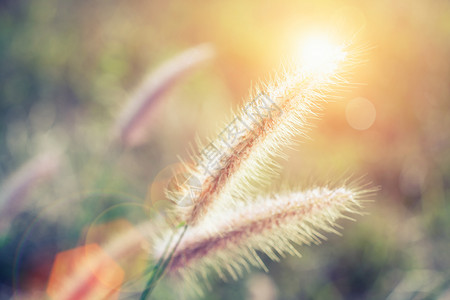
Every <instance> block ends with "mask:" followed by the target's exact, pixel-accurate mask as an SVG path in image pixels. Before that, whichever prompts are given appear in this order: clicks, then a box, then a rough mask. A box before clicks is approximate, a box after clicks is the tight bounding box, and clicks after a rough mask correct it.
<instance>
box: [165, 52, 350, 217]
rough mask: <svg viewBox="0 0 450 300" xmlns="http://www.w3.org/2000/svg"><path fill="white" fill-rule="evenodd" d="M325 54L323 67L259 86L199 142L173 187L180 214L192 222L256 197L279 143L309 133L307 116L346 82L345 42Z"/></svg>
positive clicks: (285, 74) (297, 70)
mask: <svg viewBox="0 0 450 300" xmlns="http://www.w3.org/2000/svg"><path fill="white" fill-rule="evenodd" d="M319 46H320V44H319ZM324 53H325V54H326V55H325V57H322V58H321V59H322V60H320V59H319V58H317V57H316V58H315V59H316V60H319V63H318V66H316V67H314V68H313V67H312V66H311V65H308V64H305V66H304V67H302V68H297V67H293V68H292V69H291V70H284V72H283V74H282V75H281V76H280V77H279V78H278V79H276V80H274V81H271V82H269V83H268V84H267V85H263V86H261V87H258V88H257V89H256V90H255V92H254V93H253V94H252V95H251V97H250V100H249V101H248V102H247V103H246V104H245V105H243V107H242V108H241V111H240V112H239V113H237V114H236V115H235V117H234V118H233V119H232V120H231V121H230V122H229V123H228V124H227V126H226V127H225V128H224V129H222V130H221V131H220V132H219V134H218V136H217V137H216V138H215V139H213V140H211V141H210V142H209V143H207V144H206V145H201V146H199V149H200V151H199V154H197V155H196V156H194V157H193V160H194V163H193V164H189V165H188V164H186V166H188V167H187V170H188V171H187V172H186V174H185V176H184V178H183V179H182V180H180V181H179V185H178V186H177V187H176V188H174V189H172V190H170V191H168V195H169V197H171V199H172V200H174V202H175V203H178V204H179V205H178V207H176V211H177V214H178V215H181V216H182V217H181V218H182V219H184V220H186V221H187V222H188V224H192V225H194V224H197V223H198V222H200V221H202V220H203V219H204V218H205V217H207V216H214V215H215V214H213V213H208V212H209V211H210V210H214V209H216V210H219V211H221V210H223V209H224V206H230V205H235V204H236V202H240V201H242V200H245V199H251V198H252V197H253V196H254V193H255V191H256V190H255V189H256V188H257V185H255V184H254V183H255V181H258V180H259V181H260V182H264V181H267V179H268V176H270V175H271V174H270V172H267V170H274V166H276V164H275V163H274V161H273V158H274V156H276V155H279V153H280V148H281V147H282V146H284V145H286V144H287V143H289V142H290V139H291V137H292V136H293V135H295V134H300V135H305V134H306V131H307V129H308V121H309V120H310V119H311V118H313V117H314V116H315V115H316V113H317V111H318V110H320V108H321V105H322V103H323V102H324V101H325V100H328V99H329V97H331V96H330V90H332V89H333V88H337V87H339V86H341V85H343V84H345V80H344V79H343V77H342V76H343V75H344V74H345V73H346V72H347V69H346V67H345V66H346V61H347V60H346V57H347V56H348V55H347V52H346V51H345V50H344V47H341V46H339V47H335V48H333V49H331V50H330V49H328V50H327V51H324ZM294 65H295V64H294ZM324 95H327V97H325V96H324ZM255 187H256V188H255Z"/></svg>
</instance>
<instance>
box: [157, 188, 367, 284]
mask: <svg viewBox="0 0 450 300" xmlns="http://www.w3.org/2000/svg"><path fill="white" fill-rule="evenodd" d="M369 192H370V191H369ZM369 192H368V191H362V190H360V189H359V188H352V187H350V186H343V187H339V188H329V187H326V186H325V187H317V188H314V189H310V190H307V191H305V192H290V193H280V194H276V195H274V196H270V197H268V196H267V197H263V196H260V197H258V198H256V199H255V200H254V201H253V202H252V203H249V204H246V205H243V206H242V207H241V208H239V209H237V210H227V211H225V212H223V213H222V214H220V215H215V218H216V228H217V232H216V233H214V234H211V233H210V232H208V231H207V230H205V228H204V226H203V225H201V226H192V227H190V228H189V231H188V232H187V233H186V235H185V236H184V238H183V240H182V241H181V243H180V244H179V246H178V247H177V249H176V250H175V252H174V255H173V257H172V261H171V264H170V265H169V267H168V272H169V273H170V274H172V275H181V277H182V278H183V280H187V282H189V285H192V284H193V285H195V283H198V282H205V280H206V279H207V277H208V274H209V272H210V271H211V270H214V271H215V272H216V273H217V274H218V275H219V276H220V277H221V278H222V279H224V280H226V279H227V278H229V277H231V278H233V279H235V280H236V279H238V278H239V277H240V276H242V275H243V273H244V271H249V267H250V266H255V267H258V268H262V269H264V270H266V271H267V268H266V266H265V265H264V263H263V262H262V260H261V259H260V256H259V253H264V254H266V255H267V256H268V257H269V258H271V259H272V260H279V258H280V257H284V256H285V255H286V254H291V255H300V254H299V253H298V252H297V250H296V248H295V247H294V245H295V244H297V245H303V244H306V245H309V244H311V243H319V242H320V240H322V239H325V237H324V236H323V235H322V233H325V232H334V233H337V231H336V229H335V227H336V220H337V219H339V218H349V214H350V213H357V212H358V209H359V207H360V205H361V204H360V200H361V199H360V198H361V197H366V196H367V194H368V193H369ZM164 244H165V243H164V242H160V243H157V245H160V246H162V245H164ZM155 253H156V254H157V255H159V254H160V253H161V249H158V250H156V251H155Z"/></svg>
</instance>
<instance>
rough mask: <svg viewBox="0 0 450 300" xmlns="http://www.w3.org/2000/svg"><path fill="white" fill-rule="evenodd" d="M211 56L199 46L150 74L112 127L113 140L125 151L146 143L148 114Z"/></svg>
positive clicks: (206, 47) (205, 46) (206, 48)
mask: <svg viewBox="0 0 450 300" xmlns="http://www.w3.org/2000/svg"><path fill="white" fill-rule="evenodd" d="M213 56H214V49H213V47H212V46H211V45H210V44H201V45H198V46H196V47H193V48H190V49H188V50H185V51H184V52H182V53H180V54H178V55H177V56H175V57H174V58H172V59H170V60H169V61H167V62H166V63H164V64H163V65H161V66H160V67H159V68H158V69H156V70H155V71H154V72H152V73H151V74H150V75H149V76H148V77H147V78H146V79H145V80H144V81H143V83H142V84H141V85H140V86H139V87H138V88H137V89H136V91H135V92H134V94H133V95H132V97H131V98H130V99H129V101H128V103H127V105H126V106H125V107H124V108H123V110H122V112H121V114H120V116H119V118H118V120H117V122H116V124H115V128H114V133H113V138H114V140H115V141H116V142H119V143H120V144H121V145H123V146H126V147H134V146H138V145H140V144H142V143H143V142H145V138H146V137H147V130H148V128H147V127H148V125H149V123H150V122H151V112H152V110H153V109H154V108H155V106H156V105H157V104H158V102H159V101H160V100H161V98H162V96H163V95H164V94H165V93H166V92H167V91H169V90H170V88H172V87H173V86H174V85H175V84H176V83H177V82H178V81H179V80H180V79H181V78H182V77H183V76H184V75H186V74H187V73H188V72H189V71H190V70H191V69H193V68H194V67H196V66H197V65H199V64H200V63H202V62H204V61H206V60H208V59H211V58H212V57H213Z"/></svg>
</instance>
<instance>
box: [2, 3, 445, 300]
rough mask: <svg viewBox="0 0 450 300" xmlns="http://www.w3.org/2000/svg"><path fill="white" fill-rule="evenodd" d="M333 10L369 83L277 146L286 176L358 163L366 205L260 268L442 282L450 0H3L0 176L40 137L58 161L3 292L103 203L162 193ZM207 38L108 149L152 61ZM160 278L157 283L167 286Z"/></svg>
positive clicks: (343, 289) (320, 292)
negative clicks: (285, 147)
mask: <svg viewBox="0 0 450 300" xmlns="http://www.w3.org/2000/svg"><path fill="white" fill-rule="evenodd" d="M342 11H344V12H349V11H350V12H352V13H351V14H350V15H345V14H344V16H347V17H348V18H347V20H346V21H348V22H349V24H350V25H349V26H354V28H358V29H360V28H362V30H361V31H360V33H359V40H362V41H363V42H365V43H366V44H369V45H370V46H373V49H371V50H369V51H367V54H366V58H367V60H368V62H367V63H365V64H364V65H363V66H359V67H358V68H357V69H356V72H355V74H354V76H353V78H354V81H355V82H357V83H364V85H358V86H357V87H356V88H354V89H352V90H351V91H347V92H345V93H343V95H344V97H343V98H342V99H341V100H339V101H336V102H333V103H330V104H329V105H328V106H327V109H326V110H325V111H324V113H323V117H322V119H321V120H320V121H316V122H315V123H314V125H315V128H314V129H313V130H312V131H311V132H310V136H311V138H312V139H311V140H308V141H304V140H303V141H302V143H301V144H300V145H299V146H296V147H294V148H295V150H289V152H288V155H289V156H288V157H289V158H288V160H287V161H281V163H282V164H283V168H284V169H283V174H282V176H281V177H284V178H287V179H288V180H289V182H290V183H291V185H292V186H306V185H307V184H308V183H311V182H312V183H315V182H319V183H321V182H326V181H327V180H329V179H333V178H334V177H335V174H342V173H345V174H355V175H356V176H359V175H365V178H366V179H368V180H370V181H371V182H372V183H373V185H376V186H380V187H381V191H380V192H378V193H377V195H376V197H375V199H374V200H375V201H373V202H371V203H368V204H366V205H365V209H364V211H365V212H367V213H368V215H366V216H362V217H360V216H358V217H356V218H357V219H358V222H357V223H352V222H342V225H343V226H344V227H345V228H344V230H342V232H343V237H335V236H330V237H329V240H328V241H326V242H324V244H323V245H320V246H311V247H300V250H301V252H302V254H303V255H304V257H303V258H302V259H298V258H294V257H287V258H286V259H283V260H282V261H281V263H272V262H269V261H268V262H267V263H268V266H269V269H270V272H269V273H268V276H269V277H270V278H271V280H272V281H273V283H274V286H275V287H276V290H277V291H278V299H361V298H364V299H383V298H389V299H435V298H438V299H446V298H448V297H450V276H449V271H448V270H450V259H449V256H448V254H447V252H448V249H449V248H450V151H449V149H450V131H449V128H450V101H449V99H450V85H449V82H450V68H449V58H450V39H449V36H450V3H449V2H448V1H444V0H433V1H401V0H396V1H387V0H380V1H370V0H362V1H352V0H346V1H339V2H337V1H330V0H319V1H289V0H283V1H245V2H242V1H237V0H231V1H209V2H203V1H139V0H131V1H100V0H98V1H73V0H65V1H60V0H33V1H25V0H21V1H13V0H2V1H0V66H1V67H0V87H1V88H0V180H1V181H4V180H6V178H7V177H8V176H9V175H10V174H12V173H13V172H14V171H15V170H16V169H17V168H19V166H20V165H22V164H23V163H24V162H25V161H27V160H28V159H29V158H30V157H33V156H35V155H36V154H38V153H40V152H42V151H46V150H48V149H53V148H57V149H59V151H60V152H61V153H63V159H62V166H61V168H60V171H59V173H58V176H57V177H55V178H53V179H52V180H51V181H48V182H46V183H44V184H42V185H40V186H39V187H38V188H36V189H35V190H33V192H32V193H31V194H29V195H28V199H27V206H26V208H25V209H24V211H23V212H22V213H21V214H19V215H18V216H17V217H16V218H14V220H13V223H12V227H11V228H10V229H9V231H7V232H3V233H2V241H1V245H0V291H1V292H0V298H3V297H8V296H10V295H11V294H12V293H13V292H14V291H15V292H17V293H24V292H26V293H32V294H34V295H40V294H39V291H42V290H44V289H45V285H46V282H47V280H48V276H49V273H50V269H51V266H52V262H53V259H54V256H55V254H56V253H58V252H59V251H63V250H67V249H70V248H72V247H75V246H76V245H78V244H79V243H80V241H81V240H82V237H83V234H84V233H85V232H86V230H87V229H86V228H89V225H90V224H92V223H93V222H94V221H95V219H96V218H97V216H98V215H99V214H101V213H102V212H103V211H105V210H107V209H109V208H110V207H112V205H114V204H123V203H127V204H130V205H131V206H132V205H138V204H139V203H146V204H149V203H151V201H153V202H154V201H156V200H155V199H151V197H150V196H148V195H149V194H151V193H150V192H149V190H150V185H151V184H152V182H154V181H155V178H156V179H157V178H158V177H157V176H158V174H159V173H160V172H161V170H163V169H164V168H165V167H167V166H168V165H170V164H174V163H176V162H177V155H178V154H181V155H185V154H186V151H185V149H186V148H187V147H188V145H189V144H190V143H192V142H193V141H194V138H195V135H196V134H198V135H199V136H200V137H201V138H205V137H206V136H208V134H211V133H213V132H214V129H215V128H216V127H217V126H218V125H221V124H222V122H224V121H225V120H227V118H228V117H229V116H230V114H229V113H228V112H229V110H230V108H235V107H236V106H237V105H238V104H239V103H241V102H242V101H241V100H242V99H245V98H246V97H247V95H248V88H249V87H250V86H251V84H252V82H255V81H256V80H257V79H265V78H267V74H271V73H272V71H273V70H274V69H277V68H278V67H279V65H280V63H281V62H282V61H283V60H284V59H285V58H287V57H289V56H291V55H292V54H293V52H292V51H293V50H294V49H295V47H294V46H293V45H295V43H296V42H297V41H298V39H300V38H301V35H302V34H303V33H304V32H307V31H308V30H311V29H315V28H323V27H330V26H331V27H333V26H334V24H333V22H335V20H336V19H335V18H334V17H333V16H336V15H339V14H340V13H341V12H342ZM203 42H211V43H212V44H213V45H214V46H215V48H216V50H217V56H216V58H215V60H213V61H210V62H209V63H207V64H205V65H203V66H202V67H201V68H198V69H197V70H196V72H194V73H193V74H192V76H189V77H188V78H186V80H184V81H183V82H182V83H181V84H179V85H177V86H176V88H175V89H173V90H172V91H171V92H170V93H169V94H168V95H166V97H165V99H164V101H163V103H162V105H161V106H160V107H158V110H157V112H156V113H155V114H154V115H153V118H154V120H153V122H152V127H151V128H150V129H149V130H150V135H149V138H148V141H147V142H146V144H144V145H142V146H140V147H137V148H135V149H126V150H125V151H124V152H122V153H121V154H120V155H109V154H108V155H105V153H108V151H107V149H108V143H109V134H110V132H111V129H112V125H113V124H114V121H115V119H116V118H117V115H118V113H119V111H120V109H121V108H122V107H123V105H124V103H125V101H126V100H127V97H128V96H129V95H130V94H131V93H132V91H133V89H134V88H135V86H136V85H137V84H138V83H139V82H140V81H141V80H142V78H143V77H144V76H145V75H146V74H147V72H148V71H150V70H152V69H154V68H156V67H157V66H158V65H159V64H160V63H162V62H163V61H164V60H166V59H169V58H170V57H172V56H173V55H175V54H176V53H178V52H180V51H182V50H184V49H185V48H188V47H191V46H194V45H197V44H199V43H203ZM356 97H364V98H367V99H368V100H370V101H371V102H372V103H373V104H374V106H375V108H376V113H377V115H376V120H375V122H374V124H373V125H372V126H371V127H370V128H369V129H367V130H362V131H360V130H355V129H353V128H352V127H351V126H349V124H348V122H347V120H346V115H345V108H346V105H347V103H348V102H349V101H350V100H351V99H353V98H356ZM149 201H150V202H149ZM131 206H130V207H131ZM120 214H121V211H119V212H118V213H117V214H116V217H120ZM130 216H133V218H130ZM126 217H127V219H128V220H130V221H131V222H133V223H138V222H139V221H142V220H143V219H145V216H142V215H139V213H137V212H133V213H127V215H126ZM111 218H113V219H114V217H111ZM253 277H254V275H249V276H247V277H245V278H244V279H243V280H241V281H239V282H230V283H221V282H220V281H218V282H214V281H213V282H214V283H213V289H212V291H211V292H207V293H206V296H204V297H203V299H240V298H245V297H250V294H249V290H251V289H250V288H249V286H250V285H251V282H254V281H252V280H251V279H252V278H253ZM170 285H171V283H170V282H168V281H165V282H163V283H162V284H161V285H160V286H159V287H158V290H157V291H156V293H155V296H157V297H158V296H159V297H161V298H165V297H173V298H175V297H178V295H176V293H175V292H173V291H172V289H171V288H170V287H171V286H170Z"/></svg>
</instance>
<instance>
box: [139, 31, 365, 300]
mask: <svg viewBox="0 0 450 300" xmlns="http://www.w3.org/2000/svg"><path fill="white" fill-rule="evenodd" d="M301 56H302V57H301V60H300V66H298V65H297V64H296V63H292V64H291V65H290V68H289V69H285V70H284V71H283V73H282V74H281V75H280V76H278V77H277V78H276V79H274V80H272V81H270V82H269V83H267V84H265V85H261V86H259V87H257V88H256V89H255V91H254V92H253V94H252V95H251V97H250V100H249V101H248V102H247V103H245V104H244V105H243V106H242V108H241V110H240V112H239V113H236V114H235V117H234V118H233V119H232V120H231V121H230V122H229V123H228V124H227V125H226V126H225V128H223V129H222V130H221V131H219V133H218V135H217V137H216V138H215V139H213V140H211V141H210V142H209V143H207V144H206V145H203V146H202V145H199V149H200V150H199V153H198V154H196V155H192V159H193V162H192V163H184V168H185V172H181V175H175V176H174V180H173V182H174V184H170V185H169V186H168V190H167V194H168V196H169V197H171V199H172V200H173V201H174V203H175V206H174V216H175V220H177V221H178V222H179V224H180V225H183V226H179V227H178V229H176V230H175V233H173V234H172V233H168V234H166V235H163V236H162V237H161V238H159V239H157V240H155V247H154V252H153V254H152V255H153V259H154V260H155V261H157V263H156V264H155V268H156V269H158V270H157V271H153V272H152V274H156V275H152V276H151V277H150V279H149V280H148V282H147V285H146V289H145V291H144V292H143V294H142V295H141V299H145V298H146V297H147V295H148V294H149V293H150V292H151V290H152V289H153V287H154V285H155V282H156V281H157V280H158V279H159V278H160V277H161V276H162V275H163V272H164V271H167V272H168V273H170V274H173V275H181V277H183V279H184V280H187V282H189V283H190V284H189V285H190V286H193V287H196V286H198V285H196V284H195V283H196V282H204V280H201V279H206V278H207V277H208V274H209V272H210V271H211V270H214V271H215V272H216V273H217V274H218V275H219V276H220V277H221V278H223V279H226V278H228V277H232V278H233V279H237V278H238V277H239V276H241V275H242V274H243V272H244V271H245V270H249V267H250V266H256V267H260V268H263V269H265V270H267V269H266V267H265V266H264V264H263V262H262V260H261V259H260V257H259V253H265V254H266V255H267V256H268V257H269V258H271V259H273V260H278V259H279V257H280V256H284V255H285V254H295V255H299V253H298V252H297V250H296V248H295V246H294V245H295V244H297V245H302V244H310V243H313V242H314V243H318V242H319V241H320V240H321V239H324V237H323V236H322V232H335V233H336V232H337V231H336V230H335V227H336V225H335V222H336V220H337V219H338V218H341V217H347V216H348V214H349V213H354V212H357V208H358V207H359V206H360V204H359V203H360V202H359V200H360V198H361V196H367V193H368V191H364V190H362V189H361V188H354V187H350V186H347V185H344V186H342V187H336V188H329V187H320V188H315V189H311V190H306V191H304V192H298V191H293V192H289V193H278V194H277V193H274V194H272V195H273V196H265V195H261V194H260V193H259V192H258V191H259V190H260V188H261V187H262V185H263V184H264V183H268V182H269V179H270V178H271V176H272V175H273V174H274V173H275V171H276V168H277V164H276V162H275V160H274V158H275V157H276V156H280V155H281V148H282V147H283V146H286V145H288V144H289V143H290V142H291V139H292V138H293V137H294V136H295V135H306V132H307V129H308V127H309V121H310V119H311V118H314V117H316V116H317V113H318V112H319V111H320V109H321V107H322V105H323V103H325V102H326V101H327V100H330V99H331V98H333V97H334V91H335V90H337V89H339V88H341V87H343V86H345V85H346V84H347V80H346V75H347V74H348V71H349V69H348V67H349V66H352V65H353V64H354V63H355V61H356V59H355V56H354V55H351V53H349V51H348V49H347V48H346V47H344V46H335V45H332V44H331V43H329V42H328V41H327V40H326V39H322V38H320V39H313V40H311V41H310V42H309V44H307V47H305V51H304V53H302V55H301ZM178 174H180V173H178ZM180 227H182V228H180ZM155 268H154V270H156V269H155ZM199 279H200V280H199Z"/></svg>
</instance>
